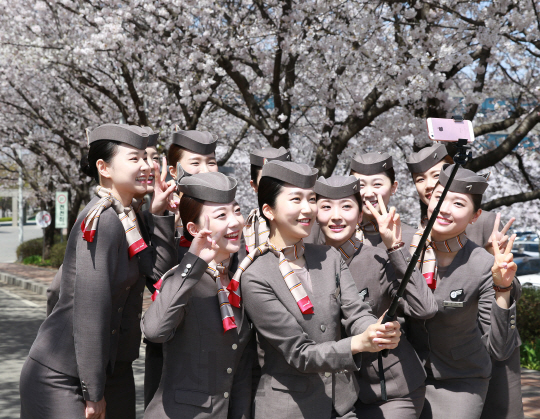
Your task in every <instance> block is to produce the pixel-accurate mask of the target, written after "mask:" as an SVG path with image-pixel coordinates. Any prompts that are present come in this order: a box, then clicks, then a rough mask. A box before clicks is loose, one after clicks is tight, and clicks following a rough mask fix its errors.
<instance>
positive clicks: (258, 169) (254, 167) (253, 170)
mask: <svg viewBox="0 0 540 419" xmlns="http://www.w3.org/2000/svg"><path fill="white" fill-rule="evenodd" d="M261 171H262V167H261V166H257V165H256V164H252V165H251V180H252V181H253V183H254V184H255V186H257V178H258V177H259V173H261Z"/></svg>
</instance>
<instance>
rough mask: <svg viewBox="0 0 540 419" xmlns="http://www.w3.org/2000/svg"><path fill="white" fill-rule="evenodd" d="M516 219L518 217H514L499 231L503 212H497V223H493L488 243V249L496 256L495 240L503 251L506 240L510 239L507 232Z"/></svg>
mask: <svg viewBox="0 0 540 419" xmlns="http://www.w3.org/2000/svg"><path fill="white" fill-rule="evenodd" d="M514 221H516V219H515V217H512V218H511V219H510V221H508V223H506V225H505V226H504V227H503V229H502V230H501V231H499V226H500V223H501V213H500V212H499V213H497V215H496V216H495V224H494V225H493V232H492V233H491V236H489V241H488V244H487V245H486V250H487V251H488V252H489V253H491V254H492V255H494V256H495V251H494V248H495V247H494V244H493V243H494V242H496V243H497V247H498V248H499V250H500V251H503V249H504V246H505V244H506V242H507V241H508V236H507V235H506V233H507V232H508V230H509V229H510V227H511V226H512V224H513V223H514Z"/></svg>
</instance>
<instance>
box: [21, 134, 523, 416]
mask: <svg viewBox="0 0 540 419" xmlns="http://www.w3.org/2000/svg"><path fill="white" fill-rule="evenodd" d="M156 140H157V134H155V133H153V132H152V130H150V129H149V128H146V127H142V128H141V127H135V126H128V125H115V124H106V125H103V126H101V127H98V128H96V129H95V130H94V131H92V132H90V133H89V135H88V141H89V152H88V156H87V158H84V159H83V161H82V162H81V169H82V171H83V172H84V173H85V174H87V175H89V176H90V177H92V178H93V179H95V181H96V182H97V184H98V186H97V187H96V189H95V192H96V197H95V198H94V199H92V201H90V203H89V204H88V205H87V206H86V207H85V208H84V209H83V211H82V212H81V213H80V215H79V218H78V220H77V223H76V226H77V228H74V229H73V231H72V232H71V234H70V236H69V239H68V246H67V250H66V255H65V259H64V264H63V266H62V268H61V270H60V271H59V274H58V275H57V277H56V278H55V281H54V282H53V284H52V286H51V289H50V292H49V296H48V310H49V312H50V314H49V315H48V317H47V319H46V320H45V321H44V323H43V324H42V326H41V328H40V330H39V332H38V335H37V337H36V340H35V342H34V344H33V346H32V348H31V350H30V354H29V356H28V358H27V360H26V363H25V365H24V367H23V370H22V373H21V381H20V393H21V417H22V418H24V419H26V418H53V417H55V418H56V417H69V418H92V419H102V418H108V419H116V418H120V419H123V418H126V419H131V418H135V386H134V380H133V371H132V362H133V361H134V360H135V359H136V358H137V357H138V355H139V353H138V352H139V346H140V339H141V330H142V333H143V334H144V338H145V342H146V360H145V383H144V385H145V391H144V393H145V394H144V396H145V415H144V417H145V418H152V419H153V418H231V419H233V418H245V419H249V418H252V417H254V418H257V419H259V418H265V419H266V418H270V419H271V418H274V417H275V418H356V417H358V418H361V417H362V418H400V419H401V418H405V419H407V418H411V419H412V418H436V419H439V418H455V417H458V418H465V419H478V418H490V419H491V418H512V419H515V418H520V417H521V418H523V408H522V405H521V391H520V385H519V345H520V341H519V334H518V331H517V329H516V302H517V300H518V298H519V294H520V285H519V281H518V280H517V278H516V277H515V272H516V265H515V263H514V262H513V259H512V253H511V252H510V251H511V248H512V244H513V240H514V237H513V236H512V237H510V238H508V236H507V235H506V232H507V231H508V229H509V227H510V225H511V223H512V220H511V221H510V222H509V223H508V224H506V225H505V226H504V228H503V229H502V230H501V231H499V222H500V217H499V216H494V215H493V214H489V213H486V212H485V211H484V212H483V211H482V210H481V209H480V204H481V201H482V194H483V193H484V191H485V190H486V188H487V186H488V183H487V180H486V178H485V177H483V176H480V175H477V174H475V173H474V172H471V171H469V170H466V169H463V168H459V169H458V171H457V175H456V178H455V180H454V181H453V182H452V183H451V185H450V189H449V192H448V195H447V196H446V198H445V200H444V202H443V203H442V206H441V211H440V214H439V215H438V217H437V220H436V222H435V224H434V227H433V230H432V232H431V235H430V238H429V240H428V241H427V243H426V245H425V246H424V248H423V249H422V253H421V254H422V256H421V258H420V259H419V260H418V261H416V264H417V267H416V269H415V271H414V272H413V275H412V277H411V280H410V283H409V284H408V285H407V287H406V290H405V294H404V295H403V298H402V299H401V300H400V304H399V309H398V313H397V319H396V320H394V321H391V322H387V323H382V319H383V317H384V313H385V312H386V310H387V309H388V307H389V305H390V301H391V300H392V299H393V297H394V296H395V295H396V292H397V288H398V287H399V284H400V281H401V280H402V279H403V277H404V274H405V270H406V268H407V265H408V263H409V261H410V259H411V255H412V253H413V252H414V250H415V249H416V247H417V246H418V244H419V242H420V237H421V235H422V233H423V231H424V228H425V226H426V220H427V217H430V216H431V214H432V213H433V210H434V208H435V206H436V205H437V203H438V202H439V199H440V197H441V193H442V191H443V189H444V187H445V186H446V185H447V183H448V180H449V176H450V172H451V170H452V168H453V166H452V161H451V160H452V159H451V158H450V157H449V156H448V155H447V152H446V148H445V147H444V146H443V145H440V144H435V145H433V146H431V147H427V148H425V149H423V150H421V151H419V152H418V153H413V154H412V155H411V156H409V158H408V160H407V165H408V167H409V170H410V172H411V175H412V180H413V182H414V184H415V186H416V189H417V191H418V195H419V198H420V200H421V203H422V204H421V206H422V210H421V211H419V214H418V226H417V227H414V228H413V227H411V226H408V225H406V224H405V223H403V222H402V221H401V219H400V215H399V214H398V212H397V211H396V209H395V208H394V207H391V206H390V205H389V204H390V200H391V196H392V195H394V194H395V192H396V190H397V188H398V183H397V182H396V180H395V171H394V167H393V160H392V157H391V156H390V155H388V154H387V153H367V154H361V155H357V156H355V158H354V159H353V160H352V161H351V164H350V167H351V172H350V175H349V176H331V177H329V178H324V177H318V176H317V169H314V168H312V167H310V166H308V165H306V164H299V163H294V162H292V161H291V156H290V153H289V152H288V151H287V150H285V149H283V148H280V149H273V148H264V149H259V150H253V151H252V152H251V155H250V160H251V182H250V183H251V186H252V188H253V190H254V192H255V193H256V194H257V198H258V207H257V208H255V209H253V210H252V211H251V212H249V215H248V217H247V218H246V219H244V217H243V216H242V213H241V208H240V206H239V205H238V203H237V202H236V200H235V194H236V188H237V181H236V180H235V179H234V178H232V177H228V176H225V175H224V174H222V173H219V172H218V167H217V163H216V156H215V150H216V139H215V138H214V137H213V136H212V135H211V134H210V133H207V132H199V131H176V132H175V133H173V138H172V142H173V143H172V145H171V146H170V148H169V150H168V154H167V157H168V158H167V159H165V158H164V159H163V161H162V170H161V172H160V170H159V165H158V159H157V150H156V147H155V144H156ZM167 167H168V171H169V173H170V174H171V176H172V177H173V178H174V181H172V182H166V180H165V178H166V175H167ZM147 194H151V196H152V199H151V201H150V202H149V205H147V207H148V208H149V209H148V210H145V211H142V209H141V208H143V206H142V205H141V204H142V202H143V199H144V196H145V195H147ZM79 226H80V228H79ZM145 285H146V286H147V287H148V288H149V289H150V291H151V292H152V293H153V297H152V300H153V302H152V303H151V305H150V307H149V308H148V310H147V311H146V312H145V313H144V315H142V296H143V291H144V287H145ZM383 350H389V354H388V356H385V357H378V354H377V353H378V352H380V351H383ZM381 360H382V363H381ZM381 369H382V371H381ZM381 376H384V380H383V383H384V385H385V386H386V391H385V393H386V395H387V400H383V394H382V392H381Z"/></svg>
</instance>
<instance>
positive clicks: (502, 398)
mask: <svg viewBox="0 0 540 419" xmlns="http://www.w3.org/2000/svg"><path fill="white" fill-rule="evenodd" d="M447 155H448V153H447V151H446V147H445V146H444V144H434V145H432V146H430V147H425V148H423V149H422V150H420V151H418V152H416V153H413V154H411V155H410V156H409V157H408V159H407V166H408V168H409V171H410V172H411V174H414V173H423V172H426V171H428V170H429V169H431V168H432V167H433V166H435V165H436V164H437V163H439V162H440V161H441V160H442V159H443V158H444V157H445V156H447ZM495 218H496V215H495V214H494V213H493V212H490V211H482V213H481V214H480V217H479V218H478V220H476V222H475V223H474V224H469V225H468V226H467V229H466V230H465V233H466V234H467V238H468V240H470V241H472V242H474V243H475V244H477V245H478V246H482V247H486V245H488V241H489V238H490V236H491V233H492V232H493V227H494V225H495ZM513 286H514V288H513V289H512V291H511V293H512V294H511V295H512V298H513V299H514V301H515V302H516V304H517V302H518V300H519V298H520V296H521V284H520V283H519V280H518V279H517V277H516V278H514V283H513ZM516 333H517V335H518V346H517V347H516V348H515V349H514V352H513V353H512V354H511V355H510V357H509V358H508V359H505V360H503V361H498V360H496V359H494V358H493V357H492V358H491V363H492V373H491V379H490V381H489V388H488V392H487V396H486V400H485V404H484V410H483V413H482V419H523V418H524V413H523V402H522V394H521V366H520V356H519V346H521V339H520V338H519V333H518V332H517V330H516Z"/></svg>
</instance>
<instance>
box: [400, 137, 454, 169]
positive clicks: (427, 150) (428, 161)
mask: <svg viewBox="0 0 540 419" xmlns="http://www.w3.org/2000/svg"><path fill="white" fill-rule="evenodd" d="M446 156H448V152H447V151H446V147H445V146H444V144H433V145H431V146H429V147H424V148H423V149H422V150H420V151H418V152H416V153H412V154H411V155H410V156H409V157H408V158H407V167H408V168H409V171H410V172H411V173H423V172H426V171H428V170H429V169H431V168H432V167H433V166H435V165H436V164H437V163H439V162H440V161H441V160H442V159H444V158H445V157H446Z"/></svg>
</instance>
